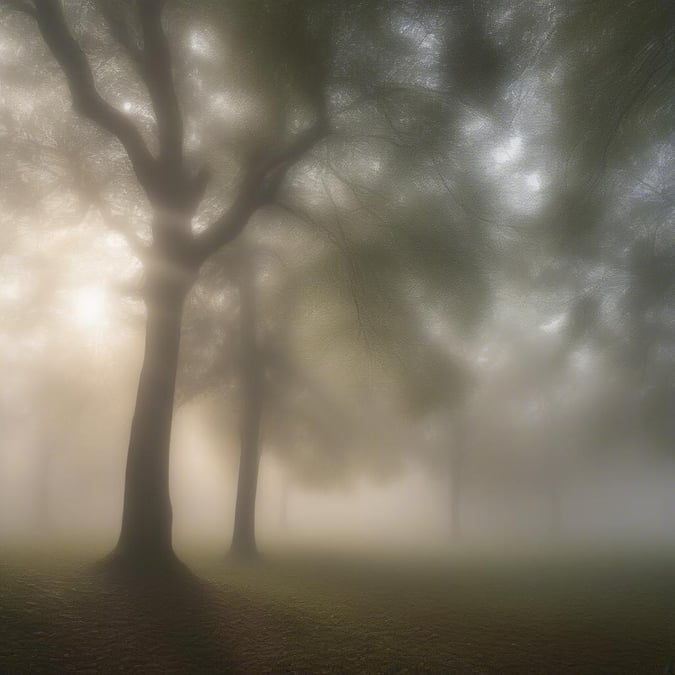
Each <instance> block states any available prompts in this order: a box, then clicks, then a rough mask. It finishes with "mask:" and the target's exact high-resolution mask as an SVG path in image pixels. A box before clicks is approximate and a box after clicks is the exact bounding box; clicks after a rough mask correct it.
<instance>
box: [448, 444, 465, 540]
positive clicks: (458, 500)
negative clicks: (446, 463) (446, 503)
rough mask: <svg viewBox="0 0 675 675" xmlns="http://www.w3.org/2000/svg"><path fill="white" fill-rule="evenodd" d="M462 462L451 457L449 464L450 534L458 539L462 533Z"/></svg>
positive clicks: (458, 458)
mask: <svg viewBox="0 0 675 675" xmlns="http://www.w3.org/2000/svg"><path fill="white" fill-rule="evenodd" d="M461 465H462V462H461V457H453V459H452V461H451V465H450V536H451V537H452V539H453V540H454V539H459V537H460V535H461V534H462V466H461Z"/></svg>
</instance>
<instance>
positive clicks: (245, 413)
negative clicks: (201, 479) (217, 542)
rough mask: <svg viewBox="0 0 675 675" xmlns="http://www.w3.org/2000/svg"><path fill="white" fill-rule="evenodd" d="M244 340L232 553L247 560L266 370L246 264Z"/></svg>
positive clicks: (252, 552)
mask: <svg viewBox="0 0 675 675" xmlns="http://www.w3.org/2000/svg"><path fill="white" fill-rule="evenodd" d="M239 301H240V308H239V320H240V340H241V357H240V358H241V416H240V422H239V424H240V427H239V434H240V456H239V481H238V484H237V502H236V506H235V512H234V531H233V534H232V545H231V549H230V550H231V552H232V554H233V555H236V556H239V557H243V558H253V557H256V556H257V547H256V540H255V502H256V493H257V490H258V469H259V465H260V422H261V419H262V407H263V394H264V391H263V386H264V385H263V369H262V364H261V354H260V351H259V350H258V344H257V335H256V333H257V331H256V299H255V288H254V282H253V277H252V270H251V268H250V267H249V265H248V264H246V263H245V262H243V263H242V271H241V273H240V277H239Z"/></svg>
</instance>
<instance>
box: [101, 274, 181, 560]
mask: <svg viewBox="0 0 675 675" xmlns="http://www.w3.org/2000/svg"><path fill="white" fill-rule="evenodd" d="M185 293H186V288H182V287H180V286H179V285H177V284H175V283H173V284H172V283H169V282H168V281H166V280H163V281H162V280H154V281H153V280H150V282H149V286H148V292H147V294H146V307H147V328H146V337H145V354H144V358H143V367H142V369H141V375H140V380H139V384H138V395H137V398H136V409H135V411H134V417H133V421H132V423H131V435H130V440H129V454H128V457H127V469H126V482H125V491H124V510H123V514H122V529H121V532H120V537H119V542H118V544H117V548H116V550H115V552H114V554H113V555H114V556H115V557H118V558H122V559H125V560H134V561H137V562H138V561H140V562H142V563H149V564H151V565H157V564H162V563H172V562H174V561H175V554H174V552H173V547H172V541H171V525H172V518H173V514H172V510H171V500H170V497H169V444H170V439H171V422H172V417H173V404H174V393H175V386H176V371H177V367H178V351H179V344H180V330H181V318H182V309H183V300H184V297H185Z"/></svg>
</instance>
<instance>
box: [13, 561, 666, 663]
mask: <svg viewBox="0 0 675 675" xmlns="http://www.w3.org/2000/svg"><path fill="white" fill-rule="evenodd" d="M188 562H189V564H190V566H191V568H192V569H193V570H194V571H195V572H196V573H197V574H198V575H199V577H200V580H199V581H197V580H189V579H182V578H178V579H177V578H155V579H150V580H149V579H144V580H140V579H139V580H136V581H134V582H130V581H129V580H125V581H121V580H120V579H115V578H111V577H110V576H108V575H104V574H103V573H101V572H100V571H97V570H96V569H95V568H93V567H91V566H90V565H86V564H83V563H81V562H80V563H77V562H74V561H73V560H66V559H63V557H62V558H55V559H50V558H49V557H47V556H44V555H41V556H37V555H32V556H30V555H24V556H19V555H17V554H14V555H5V556H4V558H3V562H2V563H0V672H2V673H62V672H102V673H108V672H137V673H149V672H158V673H173V672H186V673H190V672H192V673H210V672H238V673H277V672H300V673H340V672H355V673H357V672H358V673H371V672H372V673H382V672H386V673H398V672H410V673H420V672H435V673H499V674H502V673H518V674H521V673H541V674H546V675H549V674H555V673H575V674H578V675H580V674H584V673H588V674H597V673H630V674H641V673H645V674H647V673H654V674H662V673H666V672H669V670H668V665H669V664H670V663H671V662H673V665H674V666H675V564H674V563H675V556H673V555H672V554H661V555H649V556H647V555H645V554H637V553H636V554H631V555H628V554H625V553H624V554H622V555H612V554H610V553H605V554H602V555H594V556H591V555H568V556H566V557H564V558H563V557H553V556H550V555H538V556H530V555H524V554H521V555H511V556H508V557H497V556H494V555H493V556H471V555H462V556H455V557H453V558H451V559H437V560H433V561H426V562H422V561H413V560H403V559H399V560H398V561H397V562H396V561H392V560H387V559H385V558H374V557H371V558H367V557H364V556H352V557H347V556H343V557H336V556H329V555H326V554H324V555H319V554H314V555H309V554H306V555H300V554H290V553H286V554H277V555H269V556H266V557H265V558H264V559H263V560H262V561H261V562H260V563H258V564H255V565H244V564H238V563H235V562H233V561H227V560H224V559H216V558H208V557H206V556H201V557H192V558H190V557H188ZM674 672H675V670H674Z"/></svg>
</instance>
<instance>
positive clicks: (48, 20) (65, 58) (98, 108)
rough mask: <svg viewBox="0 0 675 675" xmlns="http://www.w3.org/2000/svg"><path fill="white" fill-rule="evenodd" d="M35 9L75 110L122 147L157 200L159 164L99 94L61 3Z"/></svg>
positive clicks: (40, 2)
mask: <svg viewBox="0 0 675 675" xmlns="http://www.w3.org/2000/svg"><path fill="white" fill-rule="evenodd" d="M35 9H36V18H37V24H38V28H39V30H40V33H41V34H42V37H43V38H44V41H45V42H46V43H47V46H48V47H49V49H50V50H51V52H52V54H53V55H54V58H55V59H56V60H57V61H58V63H59V65H60V66H61V69H62V70H63V73H64V74H65V76H66V79H67V81H68V86H69V88H70V93H71V96H72V99H73V106H74V107H75V109H76V110H77V111H78V112H80V113H81V114H82V115H84V116H85V117H87V118H89V119H90V120H91V121H92V122H94V123H95V124H98V125H99V126H100V127H102V128H103V129H105V130H106V131H108V132H109V133H111V134H112V135H113V136H115V137H116V138H117V139H118V140H119V141H120V143H122V145H123V146H124V149H125V150H126V152H127V155H128V156H129V160H130V161H131V165H132V167H133V169H134V172H135V173H136V176H137V177H138V181H139V183H140V184H141V186H142V187H143V189H144V190H145V192H146V193H147V194H148V197H150V199H151V200H152V199H154V198H155V197H156V195H157V192H158V185H157V178H156V168H157V163H156V160H155V159H154V158H153V156H152V155H151V154H150V151H149V150H148V148H147V147H146V145H145V143H144V141H143V138H142V137H141V134H140V132H139V131H138V129H137V128H136V127H135V126H134V125H133V123H132V122H131V121H130V120H129V119H128V118H127V117H125V116H124V115H123V114H122V113H120V112H119V111H118V110H116V109H115V108H114V107H113V106H111V105H110V104H109V103H108V102H106V101H105V100H104V99H103V98H101V96H100V95H99V93H98V92H97V91H96V85H95V83H94V77H93V75H92V72H91V67H90V65H89V62H88V61H87V57H86V56H85V54H84V52H83V51H82V49H81V48H80V46H79V45H78V44H77V42H76V40H75V38H74V37H73V35H72V34H71V32H70V30H69V29H68V26H67V24H66V20H65V16H64V14H63V7H62V6H61V3H60V2H59V1H58V0H36V3H35Z"/></svg>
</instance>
